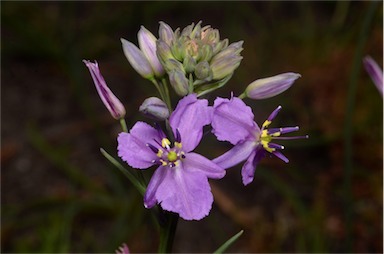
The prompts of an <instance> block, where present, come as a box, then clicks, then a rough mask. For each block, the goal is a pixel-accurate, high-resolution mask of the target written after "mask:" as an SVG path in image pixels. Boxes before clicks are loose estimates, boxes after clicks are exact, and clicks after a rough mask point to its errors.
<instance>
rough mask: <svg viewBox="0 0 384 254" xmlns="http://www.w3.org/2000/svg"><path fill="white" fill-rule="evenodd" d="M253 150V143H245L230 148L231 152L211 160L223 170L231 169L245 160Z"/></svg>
mask: <svg viewBox="0 0 384 254" xmlns="http://www.w3.org/2000/svg"><path fill="white" fill-rule="evenodd" d="M254 148H255V143H254V142H253V141H245V142H242V143H239V144H237V145H235V146H234V147H232V149H231V150H229V151H227V152H226V153H224V154H222V155H221V156H219V157H217V158H215V159H213V160H212V162H214V163H216V164H217V165H218V166H220V167H222V168H223V169H227V168H230V167H233V166H235V165H237V164H239V163H240V162H242V161H244V160H246V159H247V158H248V157H249V156H250V154H251V153H252V151H253V150H254Z"/></svg>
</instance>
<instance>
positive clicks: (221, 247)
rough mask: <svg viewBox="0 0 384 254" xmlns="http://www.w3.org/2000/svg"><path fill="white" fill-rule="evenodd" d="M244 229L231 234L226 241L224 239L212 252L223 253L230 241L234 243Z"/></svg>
mask: <svg viewBox="0 0 384 254" xmlns="http://www.w3.org/2000/svg"><path fill="white" fill-rule="evenodd" d="M243 233H244V230H241V231H240V232H239V233H237V234H236V235H234V236H232V237H231V238H230V239H229V240H228V241H226V242H225V243H224V244H223V245H221V246H220V247H219V248H218V249H217V250H216V251H215V252H214V253H223V252H224V251H225V250H226V249H228V247H229V246H231V244H232V243H234V242H235V241H236V240H237V239H238V238H239V237H240V236H241V235H242V234H243Z"/></svg>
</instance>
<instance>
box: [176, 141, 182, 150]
mask: <svg viewBox="0 0 384 254" xmlns="http://www.w3.org/2000/svg"><path fill="white" fill-rule="evenodd" d="M175 147H177V148H179V149H181V148H182V147H183V145H182V144H181V143H179V142H175Z"/></svg>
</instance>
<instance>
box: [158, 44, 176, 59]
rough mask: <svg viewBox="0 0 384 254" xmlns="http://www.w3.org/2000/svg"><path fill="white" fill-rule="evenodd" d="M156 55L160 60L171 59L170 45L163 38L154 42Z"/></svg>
mask: <svg viewBox="0 0 384 254" xmlns="http://www.w3.org/2000/svg"><path fill="white" fill-rule="evenodd" d="M156 49H157V52H156V53H157V57H158V58H159V59H160V60H161V61H162V62H166V61H167V60H168V59H172V58H173V55H172V52H171V48H170V46H169V45H168V44H167V43H166V42H164V41H163V40H157V42H156Z"/></svg>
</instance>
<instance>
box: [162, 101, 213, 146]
mask: <svg viewBox="0 0 384 254" xmlns="http://www.w3.org/2000/svg"><path fill="white" fill-rule="evenodd" d="M211 119H212V108H211V107H208V101H207V100H198V99H197V97H196V95H195V94H190V95H188V96H186V97H184V98H183V99H181V100H180V101H179V103H178V104H177V107H176V109H175V111H173V113H172V115H171V117H170V119H169V122H170V125H171V127H172V129H173V132H174V133H176V129H178V130H179V132H180V135H181V142H182V144H183V151H184V152H190V151H192V150H193V149H195V148H196V146H197V145H198V144H199V143H200V140H201V138H202V136H203V127H204V126H205V125H207V124H210V123H211Z"/></svg>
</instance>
